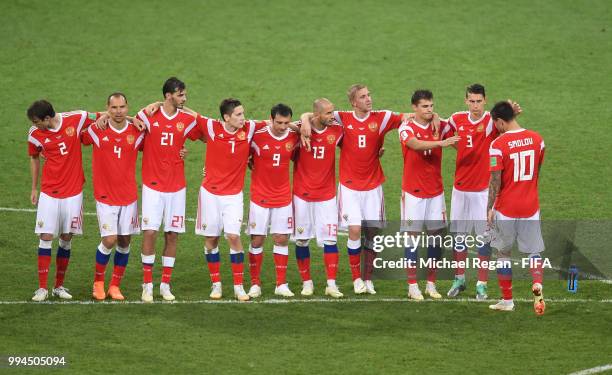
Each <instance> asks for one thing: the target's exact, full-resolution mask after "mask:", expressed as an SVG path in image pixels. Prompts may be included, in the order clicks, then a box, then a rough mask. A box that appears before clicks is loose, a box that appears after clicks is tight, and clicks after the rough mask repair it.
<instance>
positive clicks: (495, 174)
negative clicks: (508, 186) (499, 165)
mask: <svg viewBox="0 0 612 375" xmlns="http://www.w3.org/2000/svg"><path fill="white" fill-rule="evenodd" d="M500 187H501V171H492V172H491V179H490V180H489V200H488V202H487V222H488V223H489V225H492V224H493V218H494V217H495V214H494V213H493V205H494V204H495V199H496V198H497V193H499V188H500Z"/></svg>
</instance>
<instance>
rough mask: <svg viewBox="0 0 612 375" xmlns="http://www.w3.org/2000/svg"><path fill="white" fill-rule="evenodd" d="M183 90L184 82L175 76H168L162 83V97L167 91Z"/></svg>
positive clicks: (171, 92)
mask: <svg viewBox="0 0 612 375" xmlns="http://www.w3.org/2000/svg"><path fill="white" fill-rule="evenodd" d="M182 90H185V82H183V81H181V80H180V79H178V78H176V77H170V78H168V79H167V80H166V82H165V83H164V87H163V88H162V95H163V96H164V98H165V97H166V94H167V93H170V94H174V93H175V92H177V91H182Z"/></svg>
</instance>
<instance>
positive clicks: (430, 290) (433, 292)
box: [425, 281, 442, 299]
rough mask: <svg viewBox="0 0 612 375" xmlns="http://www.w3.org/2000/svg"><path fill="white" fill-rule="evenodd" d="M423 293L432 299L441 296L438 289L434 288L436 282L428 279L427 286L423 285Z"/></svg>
mask: <svg viewBox="0 0 612 375" xmlns="http://www.w3.org/2000/svg"><path fill="white" fill-rule="evenodd" d="M425 294H427V295H428V296H430V297H431V298H433V299H440V298H442V295H441V294H440V293H438V290H437V289H436V284H434V283H432V282H429V281H428V282H427V286H426V287H425Z"/></svg>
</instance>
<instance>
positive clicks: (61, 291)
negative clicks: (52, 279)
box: [53, 286, 72, 299]
mask: <svg viewBox="0 0 612 375" xmlns="http://www.w3.org/2000/svg"><path fill="white" fill-rule="evenodd" d="M53 295H54V296H56V297H59V298H60V299H72V295H71V294H70V293H68V289H66V288H64V287H63V286H60V287H57V288H53Z"/></svg>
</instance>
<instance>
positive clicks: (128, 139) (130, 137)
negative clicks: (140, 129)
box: [125, 134, 134, 145]
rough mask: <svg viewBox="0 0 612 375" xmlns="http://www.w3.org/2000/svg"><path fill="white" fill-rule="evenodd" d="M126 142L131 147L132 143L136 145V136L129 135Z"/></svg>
mask: <svg viewBox="0 0 612 375" xmlns="http://www.w3.org/2000/svg"><path fill="white" fill-rule="evenodd" d="M125 140H126V141H127V143H128V145H131V144H132V143H134V136H133V135H132V134H129V135H128V136H127V137H126V139H125Z"/></svg>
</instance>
